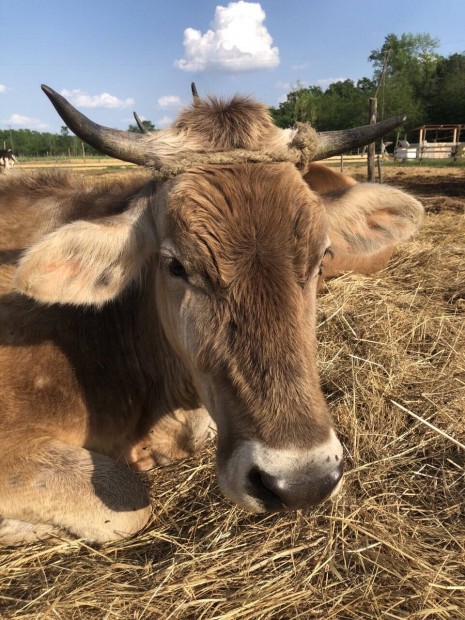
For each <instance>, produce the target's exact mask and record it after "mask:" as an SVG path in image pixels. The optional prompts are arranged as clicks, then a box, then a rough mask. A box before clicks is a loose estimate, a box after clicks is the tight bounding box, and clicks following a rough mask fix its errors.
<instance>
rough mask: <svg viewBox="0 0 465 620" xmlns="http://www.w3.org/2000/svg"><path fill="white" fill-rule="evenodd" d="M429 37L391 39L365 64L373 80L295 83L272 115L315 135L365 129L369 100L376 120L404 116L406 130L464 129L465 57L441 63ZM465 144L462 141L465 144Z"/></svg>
mask: <svg viewBox="0 0 465 620" xmlns="http://www.w3.org/2000/svg"><path fill="white" fill-rule="evenodd" d="M438 46H439V41H438V40H437V39H434V38H432V37H431V36H430V35H429V34H411V33H408V34H402V35H401V36H397V35H395V34H389V35H387V36H386V38H385V40H384V44H383V45H382V46H381V48H379V49H376V50H373V51H372V52H371V54H370V56H369V61H370V62H371V63H372V65H373V75H372V76H371V77H364V78H362V79H361V80H359V81H358V82H357V83H354V82H353V81H352V80H345V81H343V82H336V83H334V84H331V85H330V86H329V88H328V89H327V90H323V89H322V88H320V87H319V86H303V85H302V84H301V83H297V84H296V86H295V87H294V88H293V89H292V90H291V92H290V93H288V95H287V97H286V100H285V101H283V102H282V103H281V104H280V105H279V107H277V108H273V109H272V114H273V118H274V120H275V122H276V124H277V125H278V126H280V127H290V126H292V125H294V124H295V123H296V122H299V121H300V122H310V123H311V124H312V125H313V126H314V127H315V128H316V129H317V130H319V131H331V130H337V129H344V128H350V127H356V126H358V125H365V124H367V122H368V99H369V98H370V97H377V99H378V119H379V120H383V119H385V118H388V117H389V116H394V115H396V114H399V113H404V114H406V115H407V122H406V124H405V127H404V129H411V128H413V127H418V126H420V125H424V124H455V123H465V52H464V53H461V54H458V53H456V54H452V55H451V56H449V57H447V58H446V57H443V56H440V55H439V54H437V53H436V50H437V48H438ZM464 139H465V138H464Z"/></svg>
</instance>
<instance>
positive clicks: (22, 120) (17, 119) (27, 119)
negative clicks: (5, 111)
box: [6, 114, 48, 129]
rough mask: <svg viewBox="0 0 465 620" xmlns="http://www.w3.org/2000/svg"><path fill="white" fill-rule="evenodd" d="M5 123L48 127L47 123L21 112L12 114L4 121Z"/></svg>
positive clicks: (35, 127)
mask: <svg viewBox="0 0 465 620" xmlns="http://www.w3.org/2000/svg"><path fill="white" fill-rule="evenodd" d="M6 124H7V125H18V126H19V127H27V128H28V129H48V125H47V123H43V122H42V121H40V120H39V119H38V118H32V117H31V116H24V115H23V114H12V115H11V116H10V118H9V119H8V120H7V121H6Z"/></svg>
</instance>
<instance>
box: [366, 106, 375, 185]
mask: <svg viewBox="0 0 465 620" xmlns="http://www.w3.org/2000/svg"><path fill="white" fill-rule="evenodd" d="M377 107H378V99H377V98H376V97H370V115H369V119H368V123H369V124H370V125H374V124H375V123H376V110H377ZM375 147H376V144H375V143H374V142H372V143H371V144H369V145H368V147H367V165H368V181H374V180H375Z"/></svg>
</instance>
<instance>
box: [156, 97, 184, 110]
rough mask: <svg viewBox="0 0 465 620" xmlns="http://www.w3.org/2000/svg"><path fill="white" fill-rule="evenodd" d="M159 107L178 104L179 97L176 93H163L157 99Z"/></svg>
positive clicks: (179, 101)
mask: <svg viewBox="0 0 465 620" xmlns="http://www.w3.org/2000/svg"><path fill="white" fill-rule="evenodd" d="M157 103H158V105H159V106H160V108H169V107H171V106H180V105H181V99H180V98H179V97H178V96H177V95H165V96H164V97H160V98H159V99H158V101H157Z"/></svg>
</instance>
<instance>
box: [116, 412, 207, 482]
mask: <svg viewBox="0 0 465 620" xmlns="http://www.w3.org/2000/svg"><path fill="white" fill-rule="evenodd" d="M215 434H216V425H215V423H214V422H213V420H212V419H211V417H210V414H209V413H208V411H207V410H206V409H204V408H203V407H201V408H200V409H192V410H190V411H187V410H185V409H176V410H175V411H173V412H171V413H169V414H167V415H165V416H163V417H162V418H160V419H159V420H157V422H156V423H155V424H154V425H153V426H152V428H151V429H150V431H149V432H148V433H147V434H146V435H145V436H144V437H143V438H142V439H141V440H139V441H138V442H137V443H136V444H135V445H133V446H131V448H130V449H129V451H128V453H127V454H126V455H125V456H124V458H125V460H126V461H127V463H128V465H129V466H130V467H131V468H132V469H134V470H136V471H148V470H149V469H152V468H153V467H155V466H156V465H168V464H169V463H173V462H174V461H179V460H181V459H185V458H188V457H190V456H193V455H194V454H195V453H196V452H198V451H199V450H200V448H201V447H202V446H203V445H204V443H205V442H206V441H207V440H208V439H210V438H212V437H214V436H215Z"/></svg>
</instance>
